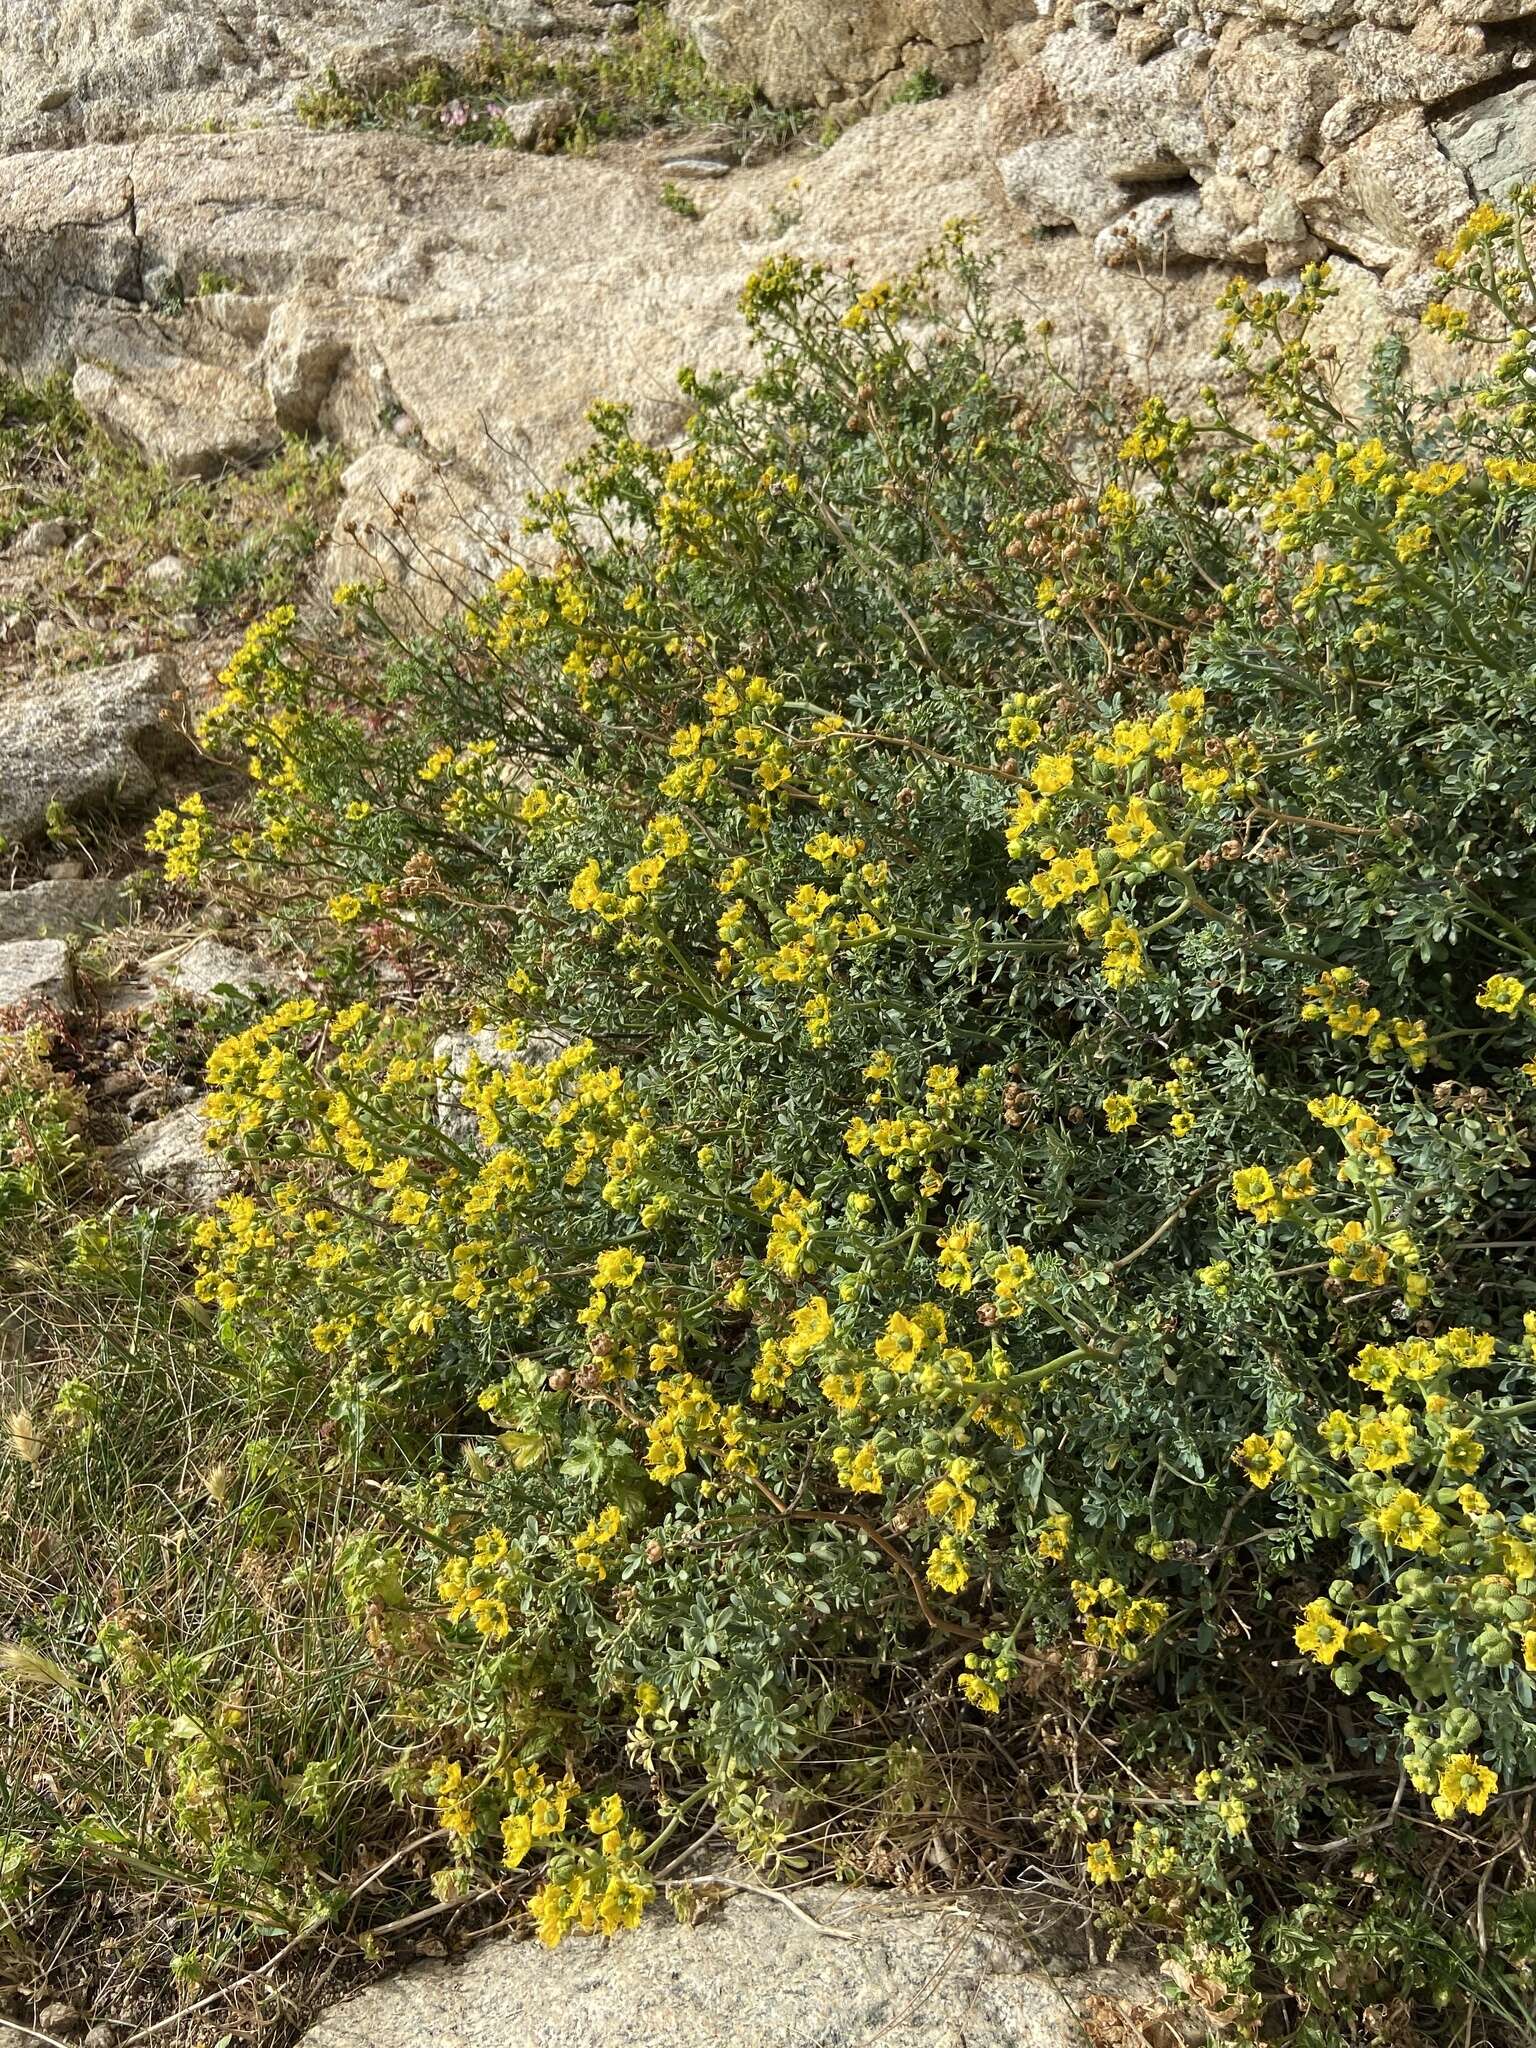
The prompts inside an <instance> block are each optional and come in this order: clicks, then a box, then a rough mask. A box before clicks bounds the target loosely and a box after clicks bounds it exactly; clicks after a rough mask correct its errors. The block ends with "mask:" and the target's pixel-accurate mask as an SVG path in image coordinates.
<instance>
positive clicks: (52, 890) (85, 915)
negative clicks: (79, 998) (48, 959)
mask: <svg viewBox="0 0 1536 2048" xmlns="http://www.w3.org/2000/svg"><path fill="white" fill-rule="evenodd" d="M132 908H133V906H132V901H131V899H130V897H129V894H128V891H127V890H126V889H125V888H124V887H123V885H122V883H121V882H108V881H90V880H86V881H59V882H33V883H32V884H31V886H30V887H29V888H26V889H11V890H8V891H6V893H5V894H3V895H0V943H4V944H9V943H10V942H11V941H13V940H17V939H67V938H77V937H80V936H81V935H82V934H85V933H89V932H101V931H110V930H111V929H112V927H113V926H114V925H120V924H122V923H123V922H124V921H125V920H126V919H127V918H128V916H129V915H130V914H131V911H132Z"/></svg>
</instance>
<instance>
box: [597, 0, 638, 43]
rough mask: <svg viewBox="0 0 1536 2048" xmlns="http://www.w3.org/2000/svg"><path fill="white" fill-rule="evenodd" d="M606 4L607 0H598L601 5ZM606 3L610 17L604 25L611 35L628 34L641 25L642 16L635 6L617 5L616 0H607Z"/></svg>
mask: <svg viewBox="0 0 1536 2048" xmlns="http://www.w3.org/2000/svg"><path fill="white" fill-rule="evenodd" d="M604 4H605V0H598V5H599V6H602V5H604ZM606 5H607V7H608V18H607V20H606V21H605V22H604V23H603V26H604V28H605V29H606V30H607V31H608V33H609V34H610V35H614V36H627V35H630V34H632V33H633V31H634V30H635V29H637V28H638V27H639V26H640V16H639V14H638V13H637V12H636V11H635V9H634V8H633V7H625V6H622V5H615V4H614V0H606Z"/></svg>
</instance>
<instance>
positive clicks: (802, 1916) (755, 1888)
mask: <svg viewBox="0 0 1536 2048" xmlns="http://www.w3.org/2000/svg"><path fill="white" fill-rule="evenodd" d="M705 1884H723V1885H728V1886H729V1887H730V1889H731V1890H732V1891H733V1892H751V1894H752V1896H753V1897H754V1898H758V1899H771V1900H772V1901H773V1903H774V1905H776V1906H782V1907H783V1908H784V1909H785V1911H786V1912H789V1913H793V1914H794V1916H795V1918H796V1919H797V1920H803V1921H804V1922H805V1924H806V1926H807V1927H809V1928H811V1929H813V1930H814V1932H816V1933H817V1934H824V1935H825V1936H826V1938H827V1940H828V1941H857V1940H858V1936H857V1935H856V1934H852V1933H850V1932H849V1930H848V1929H847V1928H846V1927H828V1926H826V1925H825V1923H824V1922H822V1921H820V1920H817V1919H816V1918H814V1917H813V1915H811V1914H810V1913H807V1912H806V1910H805V1908H804V1906H797V1905H796V1904H795V1902H794V1900H793V1899H792V1898H791V1897H790V1896H789V1893H788V1892H775V1891H770V1890H769V1889H768V1887H767V1886H766V1885H761V1884H747V1883H746V1882H745V1881H744V1880H743V1879H741V1878H739V1877H703V1878H687V1877H673V1878H663V1879H662V1881H661V1889H662V1890H663V1891H667V1892H674V1891H680V1890H681V1889H682V1887H683V1886H684V1885H691V1886H698V1885H705Z"/></svg>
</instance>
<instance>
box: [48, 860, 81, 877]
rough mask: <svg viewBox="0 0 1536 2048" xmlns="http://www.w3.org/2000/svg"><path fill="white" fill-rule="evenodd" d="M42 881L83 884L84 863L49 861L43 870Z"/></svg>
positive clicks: (77, 861)
mask: <svg viewBox="0 0 1536 2048" xmlns="http://www.w3.org/2000/svg"><path fill="white" fill-rule="evenodd" d="M43 879H44V881H47V882H83V881H84V880H85V862H84V861H83V860H51V861H49V863H48V865H47V867H45V868H44V869H43Z"/></svg>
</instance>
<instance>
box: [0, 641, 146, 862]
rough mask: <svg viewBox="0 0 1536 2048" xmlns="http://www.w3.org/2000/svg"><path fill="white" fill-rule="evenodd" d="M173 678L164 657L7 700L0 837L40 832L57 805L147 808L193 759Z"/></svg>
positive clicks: (1, 733)
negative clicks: (174, 770)
mask: <svg viewBox="0 0 1536 2048" xmlns="http://www.w3.org/2000/svg"><path fill="white" fill-rule="evenodd" d="M174 685H175V669H174V667H173V665H172V664H171V662H170V661H168V660H167V659H166V658H165V657H164V656H163V655H154V654H151V655H145V656H144V657H143V658H142V659H140V660H138V661H127V662H123V663H121V664H119V665H118V666H117V667H115V668H104V669H89V670H85V671H84V672H82V673H81V674H78V675H72V676H67V677H64V678H63V679H62V680H58V681H54V682H49V683H36V684H34V685H33V686H32V688H31V689H30V690H27V691H24V692H23V693H22V694H21V695H20V696H18V697H11V698H3V699H0V837H4V838H5V839H7V840H11V841H16V840H21V839H27V838H30V837H31V836H32V835H33V834H34V833H38V832H41V831H42V830H43V828H44V827H45V826H46V824H47V822H48V813H49V809H50V807H51V806H52V805H54V804H57V805H59V806H60V807H61V808H62V809H63V810H65V811H78V810H81V809H83V808H85V807H87V806H90V805H96V804H110V803H129V804H133V803H142V802H144V801H145V800H146V799H147V798H149V797H150V796H152V795H153V794H154V790H155V783H156V777H157V772H158V771H159V770H160V769H162V768H164V767H166V766H168V765H170V764H171V763H172V762H173V761H175V760H176V759H178V758H180V757H181V756H183V755H184V754H185V753H186V752H187V741H186V738H185V735H184V734H182V733H180V732H179V731H178V730H177V728H176V726H175V725H174V723H173V722H172V720H171V715H170V712H171V697H172V691H173V688H174Z"/></svg>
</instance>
